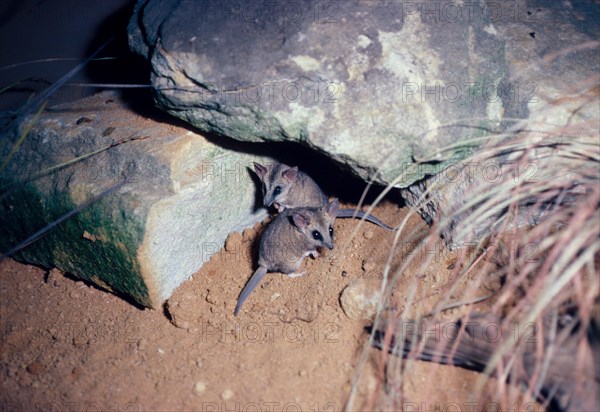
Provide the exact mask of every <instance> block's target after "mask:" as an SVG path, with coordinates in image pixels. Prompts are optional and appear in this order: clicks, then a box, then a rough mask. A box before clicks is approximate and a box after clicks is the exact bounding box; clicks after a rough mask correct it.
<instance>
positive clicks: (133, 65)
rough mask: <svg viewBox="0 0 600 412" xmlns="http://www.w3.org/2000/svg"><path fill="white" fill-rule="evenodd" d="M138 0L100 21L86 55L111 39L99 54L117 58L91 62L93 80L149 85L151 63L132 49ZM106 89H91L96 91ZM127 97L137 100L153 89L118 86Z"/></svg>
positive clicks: (91, 77) (88, 68) (89, 69)
mask: <svg viewBox="0 0 600 412" xmlns="http://www.w3.org/2000/svg"><path fill="white" fill-rule="evenodd" d="M135 3H136V2H135V1H131V2H130V3H129V4H127V5H126V6H123V7H121V8H120V9H119V10H117V11H116V12H114V13H113V14H112V15H110V16H109V17H108V18H107V19H105V20H104V22H103V23H101V24H100V27H99V30H98V31H97V32H96V34H95V35H94V40H93V41H92V42H91V43H90V44H89V46H88V48H87V51H86V53H85V56H90V55H92V54H93V53H94V52H95V51H96V50H98V48H99V47H101V46H102V45H103V44H104V43H106V42H107V41H109V40H110V42H109V43H108V44H107V45H106V47H105V48H104V50H102V52H101V54H100V56H99V57H116V59H114V60H100V61H94V62H90V64H88V65H87V66H86V69H85V72H86V75H87V76H88V77H89V78H90V80H91V82H92V83H101V84H120V85H138V84H148V85H149V84H150V64H149V63H148V62H147V61H146V60H144V59H143V58H142V57H141V56H138V55H137V54H135V53H133V52H132V51H131V50H129V44H128V39H127V26H128V24H129V20H130V19H131V16H132V15H133V8H134V5H135ZM102 90H105V89H100V88H91V89H90V90H88V91H93V92H94V93H96V92H99V91H102ZM119 90H121V93H122V94H123V96H124V98H126V99H127V100H128V101H129V100H130V101H132V102H135V101H137V100H138V99H139V97H140V96H144V95H145V94H147V93H150V89H119Z"/></svg>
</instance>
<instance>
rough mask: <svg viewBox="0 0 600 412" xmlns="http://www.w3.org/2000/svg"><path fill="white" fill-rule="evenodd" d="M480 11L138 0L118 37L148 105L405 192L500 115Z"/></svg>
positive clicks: (455, 156)
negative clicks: (144, 63) (278, 144)
mask: <svg viewBox="0 0 600 412" xmlns="http://www.w3.org/2000/svg"><path fill="white" fill-rule="evenodd" d="M488 15H489V11H488V10H487V9H486V8H485V7H484V6H482V5H480V4H479V3H465V4H460V3H450V2H449V3H443V2H442V3H435V4H434V3H432V4H429V3H427V2H425V3H418V2H417V3H406V2H400V1H358V0H342V1H331V2H329V1H328V2H314V1H312V0H306V1H304V0H303V1H294V2H273V1H270V0H259V1H252V2H249V3H244V2H239V1H237V0H226V1H178V0H139V1H138V3H137V4H136V7H135V12H134V15H133V17H132V19H131V21H130V25H129V43H130V47H131V48H132V49H133V50H134V51H136V52H137V53H139V54H141V55H142V56H144V57H145V58H146V59H147V60H148V61H149V62H150V63H151V65H152V76H151V82H152V85H153V87H154V89H155V91H156V101H157V103H158V105H159V106H160V107H161V108H162V109H164V110H166V111H167V112H169V113H171V114H172V115H174V116H177V117H179V118H181V119H183V120H185V121H187V122H189V123H191V124H193V125H194V126H196V127H198V128H199V129H200V130H202V131H206V132H212V133H216V134H219V135H223V136H228V137H230V138H234V139H238V140H245V141H297V142H300V143H302V144H304V145H306V146H309V147H312V148H314V149H315V150H317V151H320V152H323V153H325V154H327V155H328V156H330V157H331V158H332V159H334V160H335V161H337V162H338V163H339V164H341V165H343V166H344V167H346V168H348V169H351V170H352V171H353V172H354V173H355V174H357V175H358V176H360V177H362V178H363V179H365V180H367V179H374V181H375V182H377V183H381V184H389V183H393V184H394V185H395V186H397V187H407V186H408V185H410V184H411V183H413V182H415V181H418V180H420V179H422V178H423V177H424V176H426V175H428V174H432V173H434V172H435V171H438V170H440V168H441V167H444V166H445V165H449V164H452V163H453V162H456V161H457V160H459V159H461V158H464V157H465V156H466V155H467V154H468V153H469V152H470V150H471V149H472V147H474V146H477V144H476V143H471V144H466V145H456V144H457V143H460V142H465V141H467V140H469V139H472V138H473V137H477V136H481V135H482V134H484V133H486V132H489V131H490V130H494V129H496V128H497V127H498V126H499V124H500V122H501V119H502V116H503V114H504V111H505V100H506V98H507V96H508V93H510V90H509V89H510V88H506V87H504V88H503V87H502V85H501V83H502V81H503V79H505V72H506V67H505V62H504V45H503V42H502V41H501V40H500V39H499V37H498V35H497V33H496V31H495V29H494V26H493V24H491V22H490V21H489V19H488V17H489V16H488ZM450 145H456V146H455V147H454V148H453V149H452V148H451V149H448V150H444V151H440V152H438V150H439V149H440V148H448V146H450ZM397 178H399V179H397ZM395 179H397V180H395Z"/></svg>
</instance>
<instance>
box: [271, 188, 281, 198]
mask: <svg viewBox="0 0 600 412" xmlns="http://www.w3.org/2000/svg"><path fill="white" fill-rule="evenodd" d="M280 193H281V186H275V189H273V197H275V196H279V194H280Z"/></svg>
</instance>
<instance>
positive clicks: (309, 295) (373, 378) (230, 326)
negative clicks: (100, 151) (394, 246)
mask: <svg viewBox="0 0 600 412" xmlns="http://www.w3.org/2000/svg"><path fill="white" fill-rule="evenodd" d="M347 206H348V205H347ZM406 213H407V210H406V209H405V208H398V206H397V205H396V204H394V203H392V202H384V203H383V204H382V205H380V206H378V208H377V209H376V211H375V214H376V215H377V216H378V217H380V218H381V219H382V220H383V221H386V222H388V223H390V224H398V223H400V222H401V221H402V219H403V218H404V216H405V214H406ZM356 225H357V221H355V220H351V219H338V220H337V221H336V223H335V229H336V242H337V243H336V249H334V251H333V252H335V253H333V252H331V253H328V254H326V255H325V256H323V257H321V258H319V259H317V260H312V259H306V261H305V266H304V268H305V269H306V271H307V275H305V276H304V277H300V278H294V279H290V278H288V277H286V276H284V275H281V274H268V275H267V277H266V278H265V280H264V281H263V284H262V285H261V286H260V287H258V288H257V290H256V291H255V292H254V293H253V294H252V295H251V296H250V298H249V299H248V301H247V302H246V305H245V306H244V307H243V309H242V311H241V312H240V314H239V316H238V317H234V316H233V314H232V312H233V308H234V306H235V303H236V299H237V296H238V294H239V292H240V290H241V288H242V287H243V285H244V284H245V282H246V280H247V279H248V278H249V276H250V275H251V274H252V271H253V269H254V264H253V261H254V259H253V256H254V253H255V252H253V250H254V249H253V245H254V244H256V240H257V235H259V234H260V232H261V230H262V227H263V225H261V224H259V225H257V226H256V227H254V228H252V229H248V230H246V231H244V232H243V233H241V234H233V235H232V236H230V238H229V239H228V241H227V243H226V247H225V249H223V250H222V251H220V252H219V253H217V254H215V255H214V256H213V257H212V259H211V260H210V261H209V262H208V263H207V264H206V265H204V267H203V268H202V269H201V271H200V272H198V273H197V274H196V275H195V276H194V277H193V279H191V280H189V281H188V282H187V283H185V284H184V285H182V286H181V287H180V288H179V289H178V290H177V291H176V293H175V294H174V295H173V296H172V297H171V299H170V300H169V301H168V302H166V304H165V307H164V310H163V311H157V310H149V309H145V310H144V309H140V308H137V307H135V306H133V305H131V304H130V303H128V302H127V301H125V300H123V299H122V298H119V297H117V296H115V295H113V294H110V293H107V292H105V291H103V290H100V289H97V288H95V287H93V286H91V285H88V284H86V283H84V282H82V281H79V280H77V279H74V278H70V277H67V276H65V275H64V274H62V273H61V272H60V271H58V270H52V271H50V272H46V271H45V270H42V269H40V268H36V267H33V266H27V265H23V264H20V263H17V262H15V261H13V260H10V259H7V260H5V261H3V262H2V263H0V294H1V295H0V302H1V303H0V320H1V342H2V350H1V356H0V367H1V382H2V390H1V393H2V395H1V403H0V409H1V410H2V411H4V410H6V411H15V410H17V411H18V410H23V411H28V410H53V411H65V410H70V411H80V410H111V411H125V410H127V411H136V410H137V411H142V410H144V411H146V410H198V411H221V410H228V411H231V410H236V411H237V410H241V411H245V410H248V411H267V410H271V411H276V410H289V411H318V410H319V411H334V410H341V409H343V408H344V407H345V405H346V402H347V399H348V396H349V393H350V391H351V388H352V382H353V379H354V377H355V375H356V370H357V365H358V363H359V358H360V355H361V353H363V349H364V348H365V345H366V342H367V338H368V335H367V333H366V332H365V326H367V325H368V324H369V322H368V321H359V320H351V319H349V318H347V317H346V315H345V314H344V312H343V310H342V308H341V306H340V301H339V296H340V293H341V291H342V290H343V289H344V287H345V286H346V285H347V284H348V283H350V281H351V280H352V279H355V278H359V277H363V278H366V279H380V277H381V269H382V267H383V266H384V265H385V262H386V260H387V258H388V250H389V247H388V245H389V244H391V242H392V240H393V233H392V232H389V231H386V230H384V229H381V228H378V227H376V226H374V225H371V224H368V223H364V224H362V225H361V226H360V227H359V229H358V231H357V234H356V236H355V237H354V238H352V239H351V240H350V241H349V242H348V240H349V239H350V237H351V234H352V231H353V230H354V228H355V227H356ZM409 226H410V227H409V230H410V231H413V232H416V233H419V232H424V231H425V230H426V229H427V227H426V226H425V224H424V223H423V222H422V221H421V219H420V218H418V217H417V216H414V217H411V218H410V220H409ZM346 244H347V248H344V245H346ZM413 246H414V243H413ZM400 249H401V250H400V252H399V253H398V254H397V255H396V256H395V258H394V265H397V264H398V263H399V262H401V261H402V259H403V258H405V255H406V253H408V252H414V250H413V248H412V247H405V248H400ZM440 252H441V251H440ZM417 253H427V251H418V252H417ZM452 263H453V256H452V255H451V254H447V253H439V255H438V256H437V258H436V259H435V263H434V265H433V266H431V267H432V271H431V273H420V274H417V273H406V278H407V282H408V279H410V280H412V279H413V277H414V276H417V275H418V276H419V277H420V279H421V281H420V282H421V283H420V288H419V289H420V290H419V292H418V296H419V299H418V305H419V308H415V309H419V310H428V308H430V307H431V306H432V304H433V302H434V301H435V298H436V296H438V295H439V293H441V291H442V290H443V287H444V285H445V284H446V283H447V280H448V276H449V274H450V273H451V270H449V269H448V268H449V267H452ZM436 268H437V269H436ZM409 272H410V271H409ZM400 289H401V288H400ZM399 293H404V292H401V291H400V292H399ZM400 301H401V299H400ZM447 316H448V317H457V316H458V314H457V312H456V311H450V312H449V313H447ZM381 359H382V356H381V353H380V352H379V351H378V350H376V349H368V350H367V361H366V363H365V364H364V366H363V368H365V369H362V370H363V371H366V372H365V373H362V374H361V375H360V379H358V380H357V382H358V383H357V385H356V387H357V391H358V392H357V394H358V398H357V399H358V403H356V404H354V409H356V410H364V409H365V408H372V407H373V405H374V404H373V403H372V402H374V399H375V397H376V395H375V394H376V393H381V387H380V379H378V376H380V375H378V374H380V373H381V369H382V363H381ZM478 379H480V376H479V375H478V374H476V373H472V372H468V371H464V370H461V369H458V368H454V367H449V366H439V365H435V364H427V363H422V362H417V364H416V366H415V367H414V371H413V372H411V374H410V377H409V380H408V381H407V382H405V387H406V388H405V390H406V393H408V394H409V398H407V399H404V402H408V403H409V404H411V405H413V409H407V410H418V411H421V410H434V408H435V407H436V404H437V407H438V409H439V408H441V409H439V410H469V409H468V406H466V405H465V404H464V402H466V401H467V400H468V399H469V392H470V388H471V387H472V386H473V385H475V384H476V382H477V380H478ZM453 405H457V406H458V407H459V408H460V409H451V408H455V406H453ZM36 408H37V409H36ZM415 408H416V409H415ZM448 408H450V409H448ZM471 408H472V407H471ZM471 410H476V409H471Z"/></svg>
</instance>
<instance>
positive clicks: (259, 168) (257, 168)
mask: <svg viewBox="0 0 600 412" xmlns="http://www.w3.org/2000/svg"><path fill="white" fill-rule="evenodd" d="M254 172H255V173H256V174H257V175H258V177H260V179H261V180H262V179H263V178H264V177H265V175H266V174H267V168H266V167H264V166H263V165H261V164H260V163H257V162H254Z"/></svg>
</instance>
